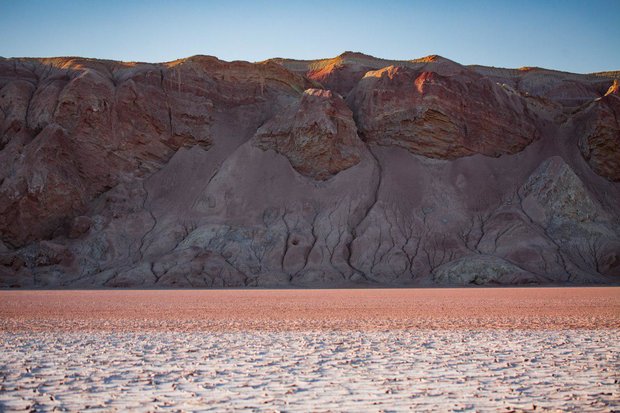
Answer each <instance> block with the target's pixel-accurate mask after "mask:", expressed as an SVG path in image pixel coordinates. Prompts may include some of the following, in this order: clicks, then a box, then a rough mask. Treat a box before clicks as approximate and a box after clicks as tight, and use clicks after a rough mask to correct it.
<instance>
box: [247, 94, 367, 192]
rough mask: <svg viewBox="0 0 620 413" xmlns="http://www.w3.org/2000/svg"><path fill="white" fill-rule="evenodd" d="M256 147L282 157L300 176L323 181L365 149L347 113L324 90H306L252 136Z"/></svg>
mask: <svg viewBox="0 0 620 413" xmlns="http://www.w3.org/2000/svg"><path fill="white" fill-rule="evenodd" d="M255 139H256V144H257V145H258V146H259V147H260V148H262V149H273V150H275V151H277V152H278V153H281V154H283V155H284V156H286V157H287V158H288V159H289V161H290V162H291V165H292V166H293V168H295V170H297V171H298V172H299V173H301V174H302V175H306V176H309V177H312V178H314V179H318V180H325V179H328V178H330V177H332V176H333V175H335V174H337V173H338V172H340V171H343V170H345V169H348V168H350V167H351V166H353V165H356V164H357V163H358V162H359V161H360V156H361V153H362V152H365V151H366V146H365V145H364V143H363V142H362V141H361V140H360V139H359V137H358V136H357V128H356V127H355V122H354V121H353V114H352V113H351V110H350V109H349V108H348V107H347V105H346V104H345V103H344V101H343V100H342V98H341V97H340V96H338V95H337V94H335V93H334V92H331V91H328V90H319V89H308V90H306V91H305V92H304V94H303V95H302V96H301V98H300V99H299V102H297V103H296V104H293V105H291V107H289V108H288V109H287V110H285V111H284V112H283V113H281V114H278V115H276V117H275V118H273V119H272V120H270V121H269V122H267V123H266V124H265V125H263V126H262V127H261V128H260V129H258V131H257V133H256V137H255Z"/></svg>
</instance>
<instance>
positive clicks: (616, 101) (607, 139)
mask: <svg viewBox="0 0 620 413" xmlns="http://www.w3.org/2000/svg"><path fill="white" fill-rule="evenodd" d="M619 88H620V86H619V83H618V80H617V79H616V80H614V83H613V85H611V86H610V87H609V90H608V91H607V93H605V96H603V97H601V98H598V99H596V100H595V101H594V102H592V103H590V104H589V105H588V106H587V107H586V108H585V109H583V110H582V113H581V114H580V116H579V118H580V119H579V120H580V121H581V122H579V126H578V127H580V133H579V139H580V140H579V147H580V148H581V153H582V154H583V156H584V158H585V159H586V160H587V161H588V163H589V164H590V166H591V167H592V169H593V170H594V171H595V172H596V173H597V174H599V175H601V176H604V177H606V178H607V179H609V180H611V181H614V182H618V181H620V91H619Z"/></svg>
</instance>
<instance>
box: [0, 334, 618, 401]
mask: <svg viewBox="0 0 620 413" xmlns="http://www.w3.org/2000/svg"><path fill="white" fill-rule="evenodd" d="M0 344H1V347H0V410H6V411H28V410H32V409H34V410H36V411H52V410H54V409H56V410H58V409H60V410H68V411H93V412H94V411H106V412H108V411H115V410H117V411H126V410H131V411H138V412H140V411H144V412H146V411H152V410H155V409H157V410H163V411H179V410H185V411H196V410H201V411H222V410H224V411H232V410H234V411H243V410H252V411H256V410H258V411H300V412H301V411H330V410H331V411H409V410H411V409H413V410H415V411H419V410H425V411H426V410H434V411H458V412H468V411H479V410H483V411H488V410H491V411H498V410H503V411H511V410H517V411H521V410H525V411H532V410H533V409H534V406H535V407H536V410H537V411H540V410H543V411H544V410H548V409H553V410H555V409H560V410H563V411H613V410H617V409H619V408H620V386H619V385H618V382H619V379H620V330H617V329H609V330H565V331H543V330H540V331H532V330H519V331H508V330H481V331H471V330H459V331H448V330H414V331H393V332H325V331H323V332H260V331H257V332H246V333H243V332H229V333H165V332H161V333H119V334H112V333H52V332H41V333H17V334H12V333H6V332H5V333H0Z"/></svg>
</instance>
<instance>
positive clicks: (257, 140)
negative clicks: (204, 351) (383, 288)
mask: <svg viewBox="0 0 620 413" xmlns="http://www.w3.org/2000/svg"><path fill="white" fill-rule="evenodd" d="M619 77H620V76H619V74H618V73H614V72H609V73H604V74H592V75H577V74H570V73H562V72H554V71H548V70H544V69H539V68H522V69H514V70H513V69H497V68H487V67H482V66H462V65H459V64H458V63H455V62H452V61H450V60H448V59H444V58H441V57H439V56H429V57H427V58H422V59H416V60H411V61H387V60H382V59H376V58H373V57H371V56H365V55H362V54H359V53H350V52H347V53H345V54H343V55H341V56H338V57H336V58H333V59H324V60H319V61H294V60H287V59H274V60H272V61H266V62H261V63H255V64H251V63H247V62H231V63H228V62H223V61H220V60H218V59H216V58H213V57H206V56H195V57H192V58H188V59H183V60H179V61H175V62H169V63H162V64H146V63H123V62H112V61H99V60H92V59H83V58H55V59H0V240H1V241H0V286H3V287H9V286H22V287H92V286H107V287H138V286H162V287H170V286H180V287H221V286H289V285H291V286H346V285H354V284H358V285H360V284H363V285H436V284H439V285H445V284H450V285H453V284H490V283H492V284H521V283H608V282H618V281H620V214H619V212H618V208H617V206H618V205H620V186H619V184H618V181H619V180H620V152H619V151H618V148H620V126H619V124H618V117H619V116H620V112H619V111H620V106H619V104H618V102H619V101H620V100H619V98H618V80H617V79H618V78H619Z"/></svg>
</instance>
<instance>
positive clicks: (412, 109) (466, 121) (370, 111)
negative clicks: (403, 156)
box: [347, 66, 540, 159]
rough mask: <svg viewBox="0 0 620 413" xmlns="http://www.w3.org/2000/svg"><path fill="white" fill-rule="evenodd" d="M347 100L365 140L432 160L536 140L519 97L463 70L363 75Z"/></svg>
mask: <svg viewBox="0 0 620 413" xmlns="http://www.w3.org/2000/svg"><path fill="white" fill-rule="evenodd" d="M347 101H348V103H349V104H350V105H351V107H352V108H353V111H354V113H355V117H356V120H357V122H358V126H359V129H360V133H361V134H362V136H363V137H364V139H365V140H366V141H367V142H373V143H377V144H379V145H395V146H400V147H403V148H405V149H407V150H409V151H410V152H412V153H415V154H419V155H424V156H428V157H432V158H440V159H455V158H459V157H462V156H467V155H472V154H475V153H481V154H484V155H488V156H499V155H503V154H512V153H516V152H519V151H521V150H522V149H523V148H525V147H526V146H527V145H529V144H530V143H531V142H532V141H534V140H535V139H537V138H538V137H539V136H540V133H539V131H538V123H539V122H540V121H539V119H537V116H536V115H535V114H534V113H532V112H531V111H530V109H529V108H528V105H527V102H526V100H525V98H524V97H522V96H521V95H519V94H518V93H516V92H515V91H514V90H511V89H508V88H505V87H501V86H499V85H497V84H495V83H493V82H492V81H491V80H489V79H486V78H484V77H482V76H481V75H478V74H476V73H473V72H469V71H467V70H466V69H463V70H462V71H460V72H459V73H458V74H454V75H451V76H442V75H440V74H438V73H436V72H428V71H416V70H414V69H410V68H405V67H396V66H388V67H386V68H383V69H381V70H377V71H370V72H367V73H366V75H365V76H364V78H363V79H361V80H360V81H359V83H358V84H357V86H356V88H355V89H354V90H353V91H352V92H351V94H350V95H349V97H348V98H347Z"/></svg>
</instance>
